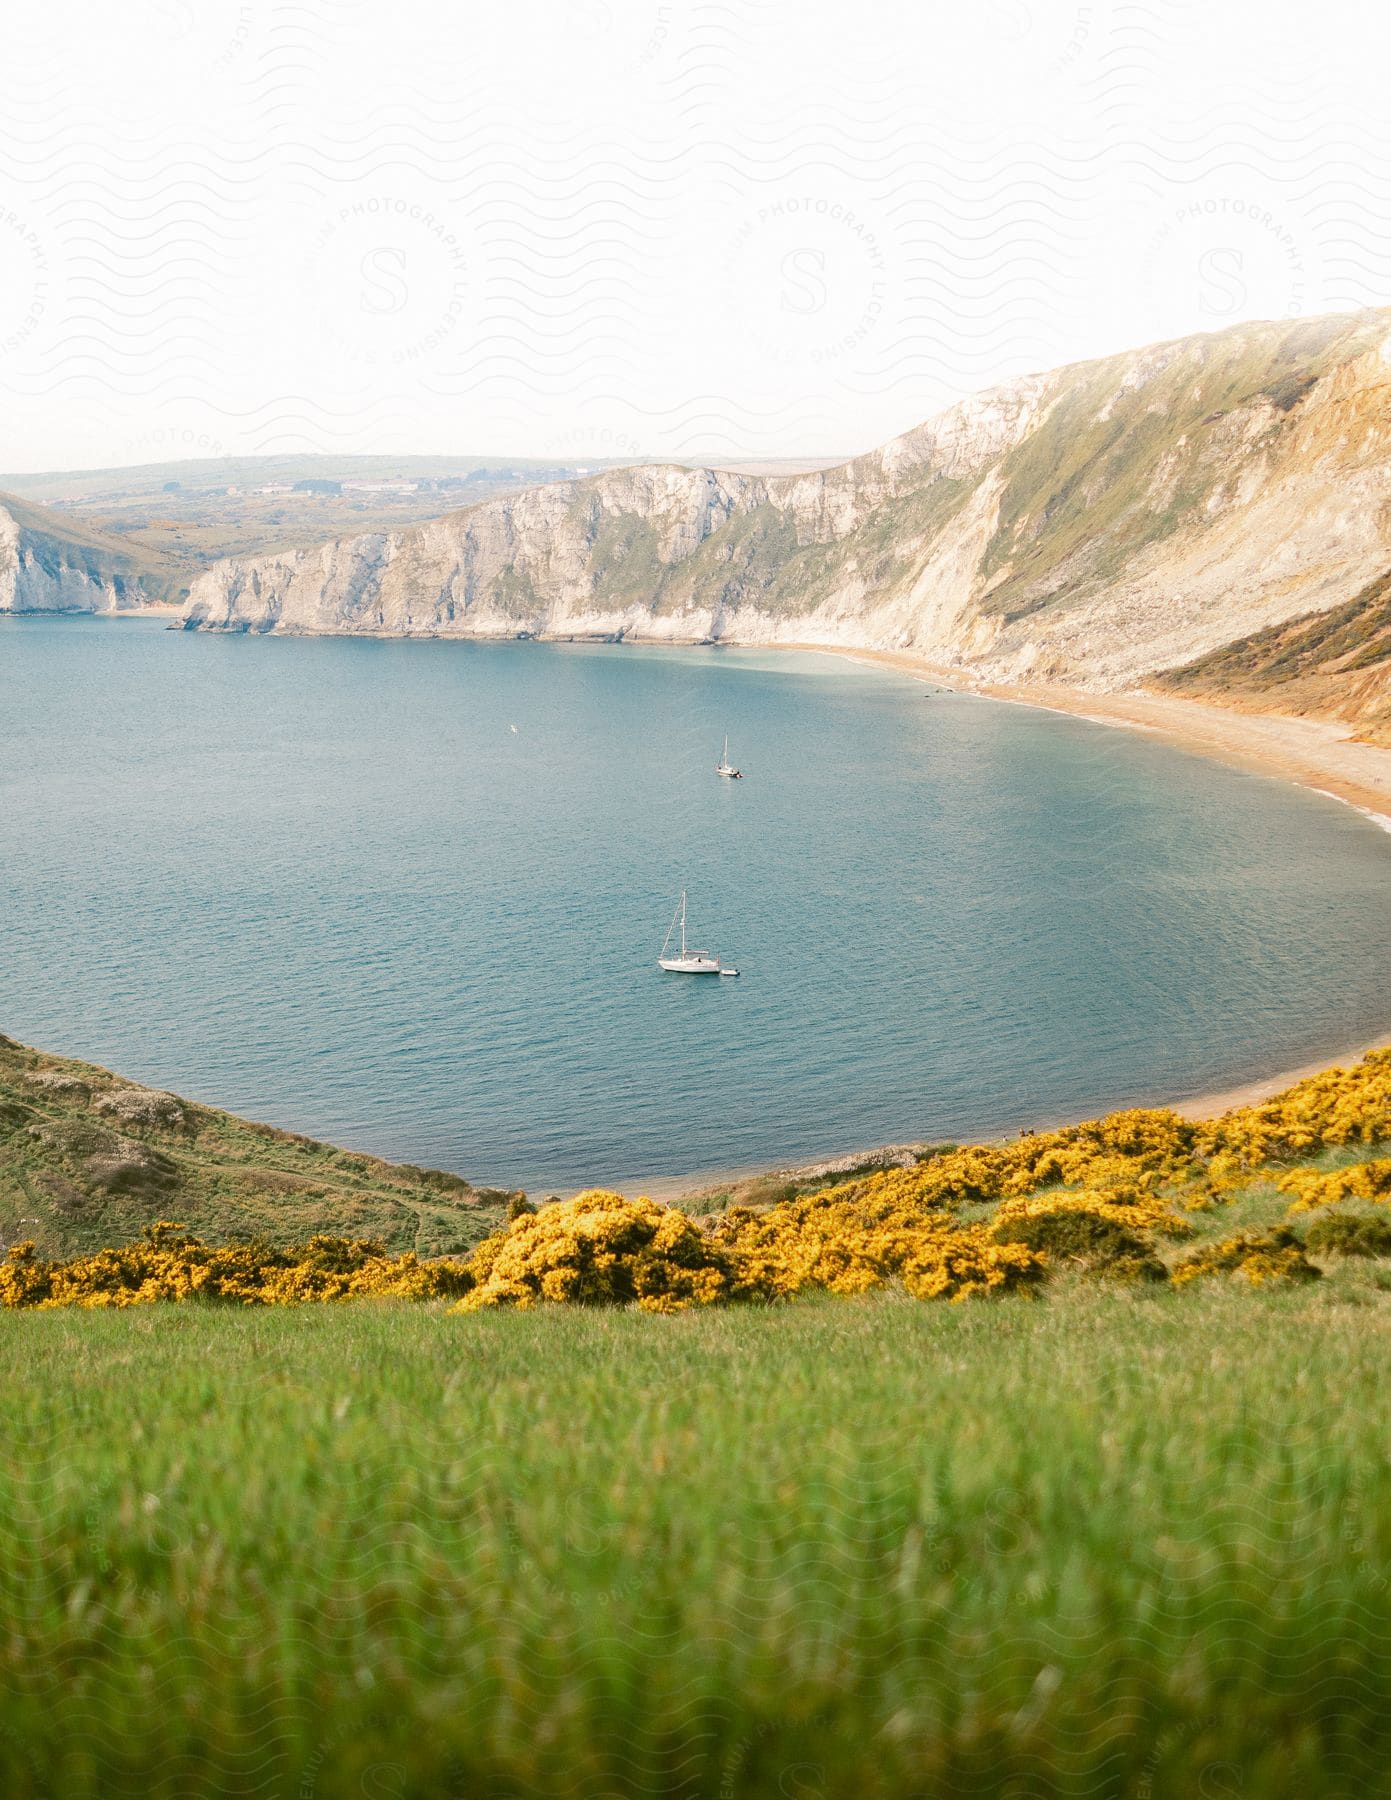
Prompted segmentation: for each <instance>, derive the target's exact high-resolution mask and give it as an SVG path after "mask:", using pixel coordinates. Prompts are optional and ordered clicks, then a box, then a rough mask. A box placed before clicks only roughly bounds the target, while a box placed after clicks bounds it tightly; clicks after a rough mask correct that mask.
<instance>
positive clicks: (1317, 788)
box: [632, 643, 1391, 1201]
mask: <svg viewBox="0 0 1391 1800" xmlns="http://www.w3.org/2000/svg"><path fill="white" fill-rule="evenodd" d="M739 647H740V648H748V649H759V650H795V651H799V652H803V653H806V652H810V653H812V654H814V655H817V656H834V657H839V658H841V659H842V660H844V661H846V662H854V663H859V664H861V665H862V666H863V667H866V668H882V669H891V670H896V671H897V672H899V673H901V674H907V675H913V676H916V677H917V678H918V679H920V680H923V681H930V682H931V683H933V685H935V686H940V687H944V688H948V689H950V690H951V691H952V692H953V693H960V694H966V695H970V696H975V697H977V698H980V699H984V700H995V701H999V702H1002V703H1004V704H1007V705H1014V706H1032V707H1036V708H1037V709H1038V710H1039V711H1041V712H1056V713H1062V714H1064V715H1066V716H1068V717H1071V718H1079V719H1085V720H1087V721H1088V722H1089V723H1091V724H1094V725H1109V726H1112V727H1115V728H1117V729H1120V730H1129V731H1138V732H1144V733H1145V734H1147V735H1150V736H1154V737H1157V738H1159V739H1160V740H1161V741H1162V742H1165V743H1168V744H1172V745H1174V746H1175V747H1176V748H1178V749H1181V750H1186V751H1188V752H1190V753H1192V754H1195V755H1200V756H1208V757H1211V758H1213V759H1214V760H1215V761H1218V762H1224V763H1226V764H1228V765H1229V766H1231V767H1234V768H1239V769H1244V770H1245V771H1246V772H1247V773H1248V774H1256V775H1265V776H1268V777H1271V778H1275V779H1280V780H1285V781H1292V782H1294V783H1295V785H1296V786H1299V787H1305V788H1308V789H1310V790H1311V791H1312V792H1313V793H1316V794H1322V795H1323V796H1324V798H1325V799H1329V800H1337V801H1339V802H1341V803H1342V804H1343V805H1345V806H1351V807H1353V808H1355V810H1356V811H1358V812H1360V813H1363V814H1365V815H1366V816H1367V817H1368V818H1369V819H1371V820H1372V821H1373V823H1375V824H1376V825H1378V826H1380V827H1381V829H1382V830H1383V831H1387V832H1391V749H1382V748H1381V747H1380V746H1379V745H1376V744H1364V743H1360V742H1358V741H1357V739H1356V738H1355V737H1354V736H1353V732H1352V728H1351V727H1350V726H1347V725H1342V724H1337V723H1332V722H1329V721H1325V720H1316V719H1303V718H1293V717H1290V716H1288V715H1286V714H1282V713H1245V712H1237V711H1235V710H1234V709H1230V708H1227V707H1221V706H1216V705H1213V704H1211V703H1209V702H1205V701H1198V700H1185V699H1182V698H1179V697H1178V696H1172V695H1168V694H1155V693H1152V692H1150V691H1149V690H1146V689H1143V688H1141V689H1131V690H1127V691H1125V692H1123V693H1102V694H1096V693H1091V692H1089V691H1088V690H1086V689H1082V688H1068V687H1056V688H1054V687H1048V688H1037V687H1030V686H1027V685H1024V684H1012V683H1004V682H980V681H975V680H973V679H971V678H970V677H969V676H967V675H965V674H963V673H962V671H961V670H959V669H946V668H943V667H941V666H940V665H939V664H936V663H932V662H929V661H928V660H927V659H926V658H925V657H920V656H915V655H913V654H912V653H911V652H909V651H900V650H869V649H841V648H839V647H837V646H833V645H827V644H800V643H797V644H758V645H747V646H739ZM1387 1048H1391V1029H1388V1031H1387V1032H1385V1033H1383V1034H1382V1035H1380V1036H1378V1037H1376V1038H1374V1039H1372V1040H1371V1042H1365V1043H1362V1044H1360V1045H1358V1046H1357V1047H1355V1048H1353V1049H1350V1050H1347V1051H1344V1052H1340V1053H1336V1054H1335V1055H1334V1056H1333V1057H1332V1058H1331V1059H1328V1058H1326V1059H1323V1060H1321V1061H1317V1062H1309V1063H1303V1064H1301V1065H1300V1066H1299V1067H1298V1068H1294V1069H1287V1070H1285V1071H1283V1072H1282V1073H1280V1074H1277V1075H1271V1076H1266V1077H1263V1078H1261V1079H1258V1080H1252V1081H1247V1082H1242V1083H1240V1084H1239V1085H1237V1086H1235V1087H1229V1088H1223V1089H1220V1090H1218V1091H1215V1092H1209V1093H1206V1094H1199V1095H1196V1096H1195V1097H1194V1098H1193V1099H1191V1100H1178V1101H1174V1100H1154V1101H1149V1102H1146V1103H1145V1104H1147V1105H1149V1106H1153V1107H1155V1108H1162V1109H1164V1110H1167V1111H1170V1112H1175V1113H1177V1114H1178V1115H1179V1117H1180V1118H1182V1119H1189V1120H1201V1119H1215V1118H1219V1117H1220V1116H1221V1115H1222V1114H1223V1113H1226V1112H1231V1111H1234V1110H1235V1109H1236V1108H1238V1107H1243V1106H1256V1105H1259V1104H1260V1102H1261V1101H1263V1100H1268V1099H1270V1098H1271V1097H1272V1096H1273V1095H1275V1094H1280V1093H1283V1092H1284V1091H1285V1089H1286V1088H1290V1087H1293V1086H1294V1085H1295V1083H1296V1082H1299V1081H1304V1080H1306V1079H1307V1078H1308V1077H1309V1076H1311V1075H1317V1074H1320V1073H1321V1072H1322V1071H1323V1070H1324V1069H1330V1068H1337V1067H1340V1066H1345V1065H1347V1064H1349V1063H1355V1062H1358V1061H1360V1060H1361V1059H1362V1057H1364V1056H1365V1055H1366V1054H1367V1053H1368V1052H1369V1051H1371V1050H1383V1049H1387ZM1112 1110H1116V1109H1114V1108H1113V1109H1112ZM1087 1116H1088V1117H1097V1116H1098V1115H1097V1114H1095V1113H1093V1114H1089V1115H1087ZM1102 1116H1104V1115H1102ZM1083 1122H1084V1119H1083V1117H1081V1116H1078V1117H1068V1118H1065V1119H1057V1120H1053V1121H1051V1122H1050V1123H1049V1124H1047V1125H1042V1126H1040V1127H1039V1129H1040V1130H1055V1129H1058V1128H1059V1127H1062V1126H1067V1125H1076V1124H1081V1123H1083ZM924 1147H925V1146H922V1145H899V1146H891V1145H877V1146H874V1147H871V1148H868V1149H864V1150H860V1151H846V1152H844V1153H842V1154H841V1155H839V1156H836V1157H833V1158H822V1159H818V1160H816V1161H812V1162H808V1163H804V1164H798V1165H783V1166H781V1167H773V1168H770V1167H768V1166H766V1165H765V1166H764V1167H762V1168H755V1169H722V1170H714V1171H710V1172H708V1173H706V1174H697V1175H688V1176H669V1177H662V1178H660V1179H658V1180H656V1181H654V1182H652V1183H651V1184H650V1186H647V1187H643V1186H634V1187H632V1192H634V1193H645V1194H647V1195H648V1197H649V1198H650V1199H654V1200H663V1199H664V1200H667V1201H674V1200H677V1199H683V1198H690V1197H692V1196H696V1195H699V1194H701V1193H705V1192H711V1191H718V1189H719V1187H720V1186H721V1184H723V1183H730V1184H736V1183H739V1182H746V1181H753V1180H756V1179H758V1178H759V1177H770V1178H776V1177H778V1176H785V1177H792V1176H797V1175H801V1176H806V1175H808V1174H811V1173H814V1172H819V1171H820V1170H822V1169H823V1168H826V1170H827V1174H828V1178H829V1177H830V1174H831V1170H830V1169H829V1167H828V1166H827V1165H828V1164H831V1163H844V1164H850V1165H853V1164H855V1163H857V1162H858V1163H863V1162H866V1161H868V1160H869V1159H870V1158H872V1157H874V1156H878V1155H885V1156H887V1155H888V1154H890V1153H891V1151H892V1150H893V1149H895V1148H898V1149H910V1148H924Z"/></svg>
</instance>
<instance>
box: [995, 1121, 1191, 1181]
mask: <svg viewBox="0 0 1391 1800" xmlns="http://www.w3.org/2000/svg"><path fill="white" fill-rule="evenodd" d="M1193 1140H1194V1127H1193V1126H1192V1125H1190V1124H1189V1123H1188V1122H1187V1120H1185V1119H1181V1118H1180V1117H1179V1116H1178V1114H1177V1113H1174V1112H1168V1111H1166V1110H1162V1109H1158V1108H1149V1109H1146V1108H1140V1109H1135V1110H1132V1111H1130V1112H1119V1113H1110V1114H1108V1115H1107V1117H1106V1118H1104V1119H1094V1120H1091V1121H1090V1122H1089V1123H1087V1124H1084V1125H1068V1126H1064V1127H1063V1128H1062V1129H1061V1130H1059V1131H1048V1132H1036V1133H1034V1134H1033V1135H1032V1136H1030V1137H1025V1138H1020V1140H1019V1141H1018V1143H1017V1144H1014V1145H1011V1146H1010V1161H1011V1167H1010V1171H1009V1174H1008V1176H1007V1178H1006V1181H1005V1190H1006V1192H1007V1193H1010V1194H1016V1195H1017V1194H1028V1193H1032V1192H1034V1191H1035V1190H1036V1189H1038V1188H1042V1187H1052V1186H1059V1185H1061V1186H1067V1187H1071V1186H1075V1185H1079V1184H1086V1185H1087V1186H1104V1185H1107V1184H1108V1183H1124V1184H1125V1185H1127V1186H1144V1187H1148V1188H1154V1187H1157V1186H1158V1185H1159V1184H1160V1183H1168V1182H1175V1181H1185V1180H1187V1179H1189V1178H1190V1177H1191V1176H1192V1175H1193V1174H1194V1172H1195V1169H1196V1164H1195V1162H1194V1158H1193Z"/></svg>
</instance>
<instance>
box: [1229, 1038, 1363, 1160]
mask: <svg viewBox="0 0 1391 1800" xmlns="http://www.w3.org/2000/svg"><path fill="white" fill-rule="evenodd" d="M1387 1138H1391V1050H1373V1051H1371V1052H1369V1054H1368V1055H1366V1056H1364V1057H1363V1059H1362V1061H1361V1062H1360V1063H1358V1064H1357V1066H1356V1067H1355V1068H1352V1069H1325V1070H1323V1071H1322V1072H1321V1073H1320V1074H1318V1075H1311V1076H1310V1077H1309V1078H1308V1079H1307V1080H1306V1081H1301V1082H1297V1083H1296V1084H1295V1086H1294V1087H1292V1088H1289V1089H1288V1090H1287V1091H1286V1092H1285V1093H1283V1094H1277V1095H1276V1096H1275V1097H1274V1099H1272V1100H1265V1101H1262V1102H1261V1104H1260V1105H1258V1106H1245V1107H1241V1108H1238V1109H1237V1110H1236V1111H1235V1112H1230V1113H1227V1114H1226V1115H1225V1116H1224V1117H1223V1118H1220V1119H1215V1120H1213V1121H1212V1122H1211V1123H1210V1124H1207V1125H1203V1126H1200V1127H1199V1128H1198V1133H1197V1136H1196V1138H1195V1148H1196V1149H1197V1151H1198V1153H1199V1154H1200V1155H1202V1156H1204V1157H1207V1158H1211V1159H1219V1158H1220V1159H1223V1160H1224V1161H1230V1162H1231V1163H1233V1164H1235V1165H1236V1166H1238V1167H1240V1168H1243V1169H1248V1170H1249V1169H1255V1168H1257V1167H1259V1165H1260V1164H1261V1163H1265V1162H1281V1161H1289V1160H1290V1159H1292V1158H1293V1157H1296V1156H1307V1155H1309V1154H1311V1153H1312V1152H1315V1151H1318V1150H1330V1149H1335V1148H1338V1147H1340V1146H1342V1145H1346V1144H1375V1143H1380V1142H1382V1141H1383V1140H1385V1139H1387Z"/></svg>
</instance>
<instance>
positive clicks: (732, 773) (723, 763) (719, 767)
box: [715, 732, 744, 781]
mask: <svg viewBox="0 0 1391 1800" xmlns="http://www.w3.org/2000/svg"><path fill="white" fill-rule="evenodd" d="M715 773H716V774H717V775H723V776H724V778H725V780H726V781H742V780H743V779H744V777H743V776H742V775H741V774H740V773H739V771H738V769H736V768H735V766H734V764H733V763H732V762H731V761H730V760H729V733H728V732H726V733H725V738H724V755H723V756H722V757H721V758H720V760H719V761H718V762H717V763H716V764H715Z"/></svg>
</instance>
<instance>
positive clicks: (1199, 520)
mask: <svg viewBox="0 0 1391 1800" xmlns="http://www.w3.org/2000/svg"><path fill="white" fill-rule="evenodd" d="M1389 339H1391V310H1388V311H1378V312H1373V313H1363V314H1358V315H1340V316H1335V317H1331V318H1327V319H1319V320H1311V321H1304V322H1299V323H1288V322H1286V323H1278V324H1257V325H1244V326H1238V327H1235V328H1233V329H1231V330H1228V331H1225V332H1220V333H1216V334H1212V335H1208V336H1203V337H1195V338H1188V339H1184V340H1181V341H1179V342H1177V343H1172V344H1165V345H1159V346H1155V347H1153V348H1150V349H1146V350H1142V351H1138V352H1135V353H1133V354H1128V355H1121V356H1114V357H1109V358H1106V359H1103V360H1101V361H1096V362H1089V363H1081V364H1076V365H1074V366H1072V367H1069V368H1065V369H1060V370H1057V371H1054V372H1053V373H1051V374H1046V375H1038V376H1030V377H1027V378H1025V379H1022V380H1019V381H1015V382H1011V383H1009V384H1007V385H1006V386H1003V387H1000V388H997V389H995V390H993V391H991V392H989V393H986V394H984V395H981V396H979V397H977V398H975V399H972V400H968V401H966V402H964V403H962V404H960V405H957V406H953V407H951V408H950V409H949V410H948V411H946V412H944V413H942V414H941V415H940V416H939V417H937V418H935V419H933V420H930V421H929V422H928V423H927V424H924V425H921V426H919V427H917V428H916V429H915V430H912V431H909V432H907V433H906V434H905V435H904V436H903V437H900V438H896V439H894V440H893V442H891V443H888V444H885V445H884V446H883V447H882V448H880V449H878V450H875V451H873V452H872V453H870V454H868V455H866V456H861V457H858V458H856V459H855V460H854V461H853V462H849V463H846V464H844V465H843V466H841V467H839V468H833V469H828V470H825V471H822V472H820V473H817V474H807V475H798V476H788V477H783V478H777V479H763V478H759V477H754V476H744V475H737V474H731V473H727V472H721V471H720V470H718V469H689V468H682V467H676V466H669V465H658V466H653V467H639V468H626V469H616V470H610V471H608V472H606V473H604V474H601V475H597V476H594V477H592V478H590V479H588V480H584V481H575V482H564V483H558V484H556V485H554V486H550V487H541V488H535V489H531V490H529V491H526V492H523V493H521V494H518V495H509V496H503V497H501V498H497V499H493V500H489V501H486V502H484V503H482V504H481V505H478V506H474V507H471V508H469V509H467V510H466V511H463V512H458V513H452V514H450V515H448V516H446V517H444V518H441V519H438V520H435V521H433V522H430V523H427V524H421V525H414V526H411V527H408V528H405V529H402V530H400V531H394V532H385V533H371V534H367V535H364V536H358V537H346V538H340V539H336V540H334V541H333V542H330V543H326V544H323V545H319V546H317V547H313V548H310V549H302V550H294V551H287V552H282V553H277V554H274V555H266V556H259V557H250V558H230V559H227V560H225V561H223V562H220V563H217V564H215V565H214V566H213V567H212V568H211V569H209V570H207V571H205V572H204V573H202V574H201V575H200V576H198V577H197V579H196V580H195V581H194V583H193V585H192V590H191V592H190V596H189V599H188V603H187V607H186V611H185V614H184V622H185V624H186V625H187V626H188V627H189V628H190V629H220V630H234V631H256V632H267V631H275V632H295V633H314V632H332V633H351V632H360V633H387V634H400V635H431V636H457V637H479V638H499V637H519V636H533V637H555V638H577V637H587V638H617V637H622V638H625V639H631V640H644V641H651V640H665V641H687V642H689V641H709V640H717V641H720V642H724V643H735V644H738V643H769V642H771V643H793V642H796V643H807V644H819V645H828V646H860V647H873V648H883V649H901V650H909V651H914V652H916V653H918V654H920V655H922V656H924V657H925V658H928V659H931V660H934V661H936V662H938V663H940V664H943V665H950V666H954V667H957V668H960V669H963V670H967V671H971V672H973V673H975V674H978V675H979V676H981V677H982V678H991V679H1004V680H1008V679H1014V680H1020V679H1029V680H1034V681H1068V682H1072V683H1079V684H1082V685H1092V686H1096V687H1116V686H1123V685H1127V684H1131V683H1133V682H1135V681H1136V680H1138V679H1140V678H1142V677H1145V676H1147V675H1149V674H1151V673H1153V672H1155V671H1159V670H1164V669H1168V668H1172V667H1174V666H1175V665H1178V664H1181V663H1186V662H1189V661H1191V660H1192V659H1194V658H1195V657H1199V656H1201V655H1202V654H1204V653H1205V652H1209V651H1213V650H1216V649H1218V648H1219V647H1221V646H1225V645H1230V644H1232V643H1233V641H1234V640H1238V639H1245V638H1247V637H1248V636H1250V634H1252V633H1258V632H1260V631H1262V630H1263V629H1265V628H1269V627H1273V626H1278V625H1280V624H1282V623H1283V622H1284V621H1288V620H1290V619H1293V618H1296V617H1299V616H1301V615H1305V614H1310V613H1318V612H1324V611H1327V610H1328V609H1329V608H1333V607H1337V606H1340V605H1345V604H1347V603H1350V602H1352V601H1353V600H1354V599H1355V598H1356V597H1357V596H1358V595H1359V594H1360V593H1361V592H1362V590H1364V589H1365V588H1366V587H1367V584H1368V583H1371V582H1373V581H1374V580H1375V579H1376V578H1378V577H1379V576H1380V575H1381V574H1382V573H1383V572H1384V571H1385V570H1387V568H1388V567H1391V360H1388V358H1389V357H1391V352H1388V349H1387V345H1388V340H1389Z"/></svg>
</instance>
